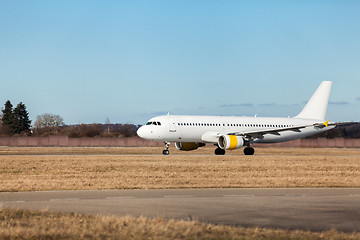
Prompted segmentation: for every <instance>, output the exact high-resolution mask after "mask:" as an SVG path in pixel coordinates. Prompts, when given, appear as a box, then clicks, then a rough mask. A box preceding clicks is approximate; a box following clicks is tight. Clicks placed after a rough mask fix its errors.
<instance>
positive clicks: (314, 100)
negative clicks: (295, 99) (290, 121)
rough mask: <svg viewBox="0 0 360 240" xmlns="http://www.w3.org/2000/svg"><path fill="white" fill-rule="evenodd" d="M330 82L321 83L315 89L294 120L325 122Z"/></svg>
mask: <svg viewBox="0 0 360 240" xmlns="http://www.w3.org/2000/svg"><path fill="white" fill-rule="evenodd" d="M331 85H332V82H331V81H323V82H321V84H320V86H319V87H318V88H317V89H316V91H315V93H314V95H312V97H311V98H310V100H309V101H308V103H307V104H306V106H305V107H304V109H303V110H302V111H301V113H300V114H299V115H297V116H296V117H295V118H306V119H316V120H320V121H325V117H326V110H327V106H328V102H329V97H330V91H331Z"/></svg>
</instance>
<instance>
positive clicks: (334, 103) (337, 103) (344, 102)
mask: <svg viewBox="0 0 360 240" xmlns="http://www.w3.org/2000/svg"><path fill="white" fill-rule="evenodd" d="M329 104H332V105H346V104H349V103H348V102H346V101H335V102H333V101H330V102H329Z"/></svg>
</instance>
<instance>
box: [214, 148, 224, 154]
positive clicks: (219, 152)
mask: <svg viewBox="0 0 360 240" xmlns="http://www.w3.org/2000/svg"><path fill="white" fill-rule="evenodd" d="M215 155H225V150H224V149H221V148H217V149H215Z"/></svg>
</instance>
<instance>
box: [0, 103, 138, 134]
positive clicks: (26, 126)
mask: <svg viewBox="0 0 360 240" xmlns="http://www.w3.org/2000/svg"><path fill="white" fill-rule="evenodd" d="M139 127H140V125H134V124H119V123H116V124H112V123H110V120H108V119H107V120H106V123H105V124H101V123H92V124H76V125H66V124H65V123H64V120H63V118H62V117H61V116H60V115H56V114H51V113H44V114H41V115H38V116H37V117H36V121H35V123H34V125H33V126H31V120H30V119H29V113H28V111H27V110H26V106H25V104H24V103H22V102H20V103H19V104H18V105H17V106H16V107H15V108H13V105H12V104H11V102H10V101H9V100H8V101H7V102H6V103H5V106H4V108H3V110H2V111H1V114H0V136H50V135H58V136H68V137H74V138H79V137H133V136H136V131H137V129H138V128H139Z"/></svg>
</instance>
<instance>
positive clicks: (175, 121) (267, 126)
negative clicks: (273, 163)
mask: <svg viewBox="0 0 360 240" xmlns="http://www.w3.org/2000/svg"><path fill="white" fill-rule="evenodd" d="M331 86H332V81H323V82H321V84H320V86H319V87H318V88H317V90H316V91H315V93H314V94H313V95H312V97H311V98H310V100H309V101H308V102H307V104H306V105H305V107H304V108H303V110H302V111H301V112H300V113H299V114H298V115H297V116H295V117H293V118H290V117H288V118H280V117H256V116H255V117H236V116H187V115H170V114H167V115H162V116H157V117H154V118H151V119H150V120H149V121H148V122H147V123H146V125H144V126H142V127H140V128H139V129H138V130H137V135H138V136H139V137H141V138H143V139H148V140H155V141H162V142H164V144H165V149H164V150H163V152H162V153H163V154H164V155H169V153H170V152H169V147H170V143H171V142H175V147H176V148H177V149H178V150H182V151H191V150H195V149H198V148H199V147H203V146H205V145H206V144H214V145H215V146H216V147H217V148H216V149H215V154H216V155H224V154H225V151H226V150H234V149H239V148H242V147H243V146H245V148H244V154H245V155H253V154H254V153H255V150H254V148H252V147H251V146H252V145H253V143H277V142H285V141H290V140H295V139H298V138H305V137H308V136H311V135H314V134H317V133H320V132H324V131H327V130H330V129H332V128H334V127H336V124H334V123H329V120H328V121H325V116H326V111H327V106H328V102H329V97H330V91H331Z"/></svg>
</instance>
